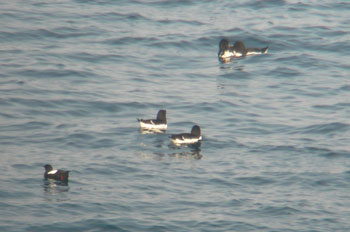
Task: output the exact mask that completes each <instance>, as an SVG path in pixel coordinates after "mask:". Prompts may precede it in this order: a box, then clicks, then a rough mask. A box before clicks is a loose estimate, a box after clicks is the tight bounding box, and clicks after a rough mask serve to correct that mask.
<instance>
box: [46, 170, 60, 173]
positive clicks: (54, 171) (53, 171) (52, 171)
mask: <svg viewBox="0 0 350 232" xmlns="http://www.w3.org/2000/svg"><path fill="white" fill-rule="evenodd" d="M57 171H58V170H51V171H49V172H48V173H47V174H56V172H57Z"/></svg>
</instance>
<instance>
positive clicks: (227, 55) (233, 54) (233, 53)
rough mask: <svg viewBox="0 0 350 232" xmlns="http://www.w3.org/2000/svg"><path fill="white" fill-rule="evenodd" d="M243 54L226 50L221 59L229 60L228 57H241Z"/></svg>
mask: <svg viewBox="0 0 350 232" xmlns="http://www.w3.org/2000/svg"><path fill="white" fill-rule="evenodd" d="M242 55H243V54H242V53H239V52H236V51H229V50H226V51H225V52H224V54H222V55H221V56H220V57H221V58H230V57H241V56H242Z"/></svg>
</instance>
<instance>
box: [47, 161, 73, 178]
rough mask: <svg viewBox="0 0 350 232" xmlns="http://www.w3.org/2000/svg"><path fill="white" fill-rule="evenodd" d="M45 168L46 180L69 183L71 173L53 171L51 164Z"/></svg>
mask: <svg viewBox="0 0 350 232" xmlns="http://www.w3.org/2000/svg"><path fill="white" fill-rule="evenodd" d="M44 168H45V173H44V178H45V179H54V180H60V181H65V182H66V181H68V175H69V171H63V170H56V169H53V168H52V166H51V165H50V164H46V165H45V166H44Z"/></svg>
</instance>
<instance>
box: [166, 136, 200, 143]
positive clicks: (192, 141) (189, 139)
mask: <svg viewBox="0 0 350 232" xmlns="http://www.w3.org/2000/svg"><path fill="white" fill-rule="evenodd" d="M200 140H202V136H199V138H184V137H182V138H181V139H180V138H176V139H172V138H171V139H170V141H171V142H173V143H175V144H191V143H197V142H198V141H200Z"/></svg>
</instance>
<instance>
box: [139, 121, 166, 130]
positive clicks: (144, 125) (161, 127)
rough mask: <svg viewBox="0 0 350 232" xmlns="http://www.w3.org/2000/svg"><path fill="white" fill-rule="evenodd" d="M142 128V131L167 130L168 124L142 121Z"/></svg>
mask: <svg viewBox="0 0 350 232" xmlns="http://www.w3.org/2000/svg"><path fill="white" fill-rule="evenodd" d="M140 127H141V128H142V129H158V130H166V129H167V128H168V125H167V124H154V123H153V122H152V121H151V123H144V122H142V121H140Z"/></svg>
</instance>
